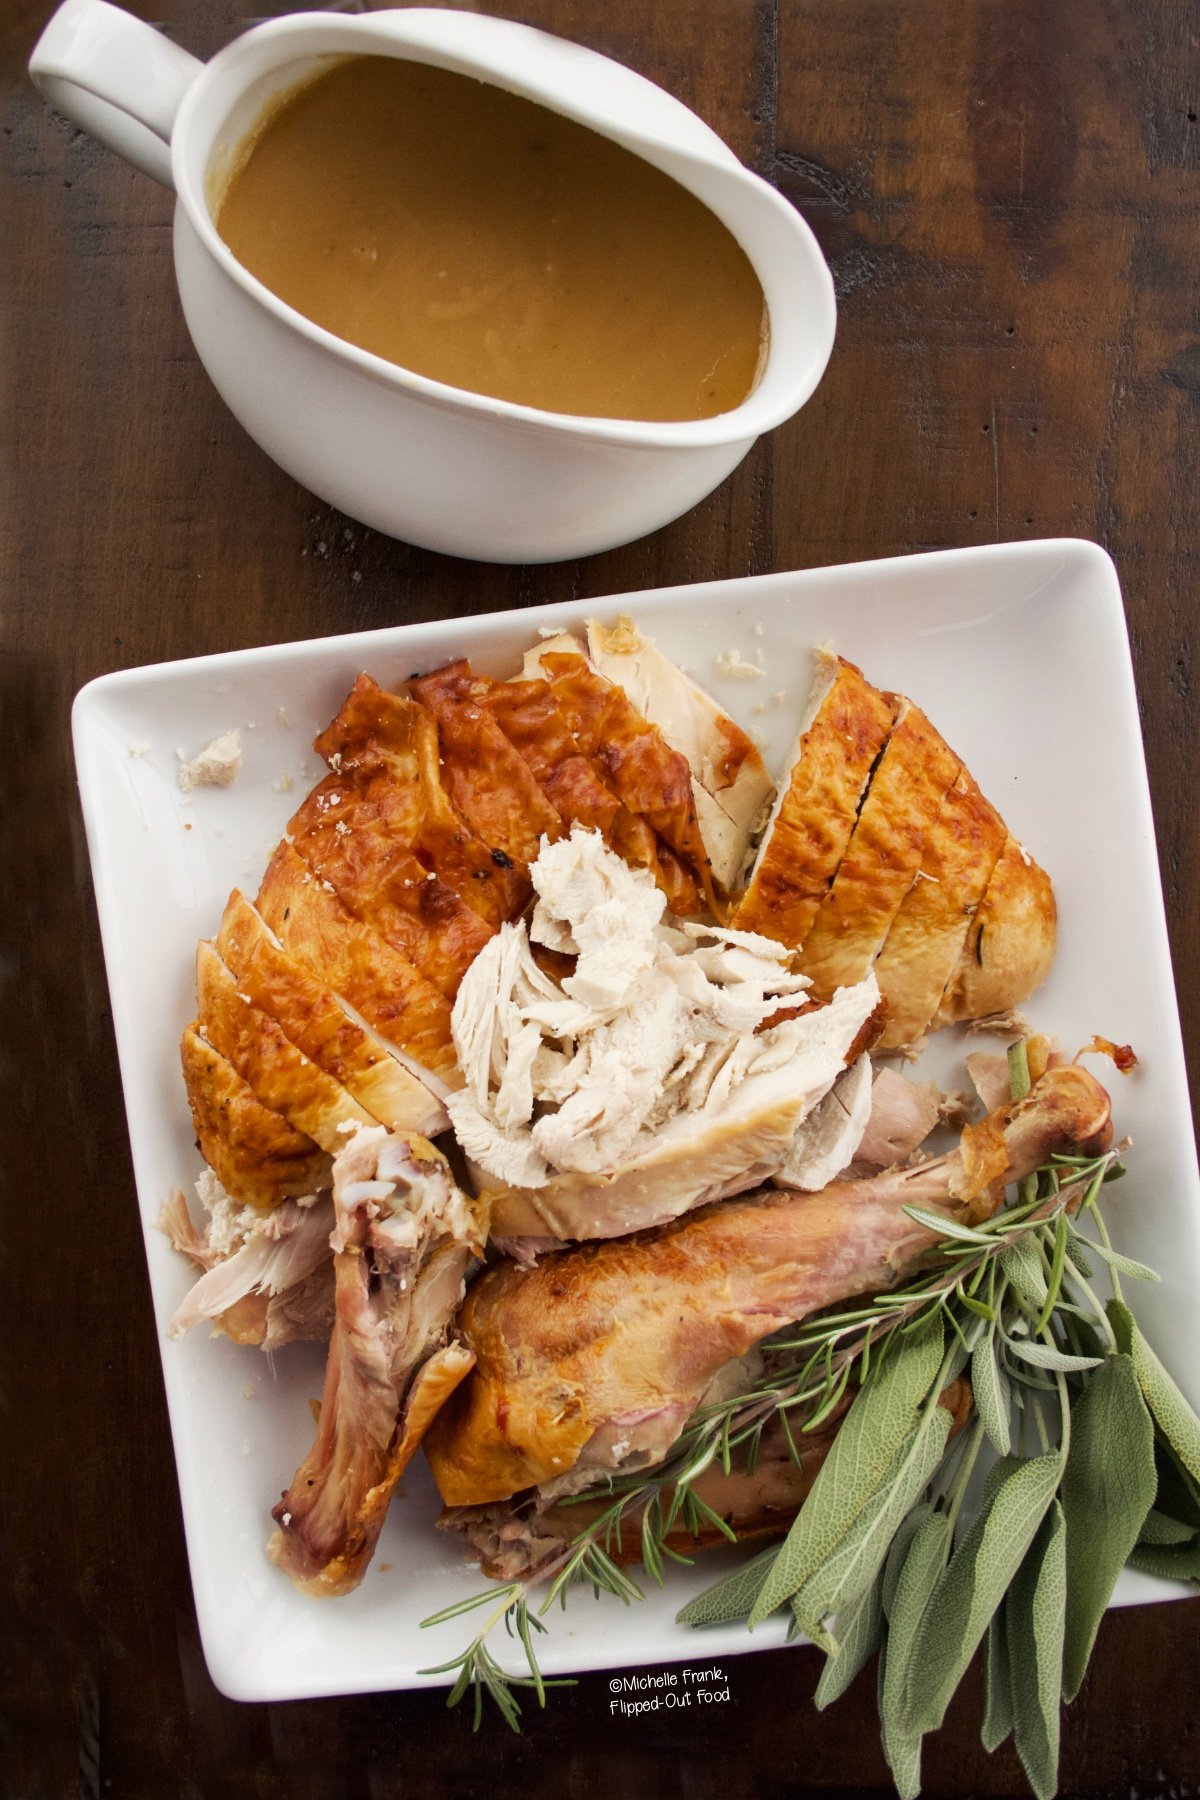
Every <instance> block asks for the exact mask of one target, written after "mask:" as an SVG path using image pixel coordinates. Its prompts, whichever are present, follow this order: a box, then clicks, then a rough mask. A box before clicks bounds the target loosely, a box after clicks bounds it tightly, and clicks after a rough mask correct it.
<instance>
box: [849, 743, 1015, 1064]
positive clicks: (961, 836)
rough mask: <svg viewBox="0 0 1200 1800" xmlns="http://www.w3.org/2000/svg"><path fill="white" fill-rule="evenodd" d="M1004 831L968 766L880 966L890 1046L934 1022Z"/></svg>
mask: <svg viewBox="0 0 1200 1800" xmlns="http://www.w3.org/2000/svg"><path fill="white" fill-rule="evenodd" d="M1007 836H1008V833H1007V831H1006V830H1005V826H1004V820H1003V819H1002V818H1001V817H1000V815H999V813H998V812H997V811H996V809H995V807H994V806H992V805H991V803H990V802H989V801H988V800H986V799H985V798H984V796H983V795H982V794H981V793H980V791H979V788H978V786H977V785H976V783H975V782H974V781H973V780H972V778H971V776H970V775H969V774H968V773H967V771H966V770H965V769H963V770H962V772H961V773H960V775H959V777H958V779H957V781H955V783H954V785H953V787H951V789H950V790H949V792H948V793H947V795H946V798H945V801H944V803H943V806H942V811H941V814H940V816H939V818H938V820H937V822H936V824H935V825H934V826H933V827H932V829H931V830H930V831H929V832H928V833H927V835H926V839H925V852H924V855H923V856H922V858H921V868H920V871H919V874H918V877H917V879H916V880H915V881H914V882H913V884H912V886H911V887H910V888H909V890H908V893H907V894H906V895H905V897H904V902H903V904H902V905H901V907H900V910H899V912H898V913H897V914H896V917H895V918H894V919H893V920H892V925H891V929H890V931H889V932H888V935H887V941H886V943H885V944H884V946H883V950H882V952H881V953H880V956H879V960H878V962H877V963H876V965H875V974H876V977H877V979H878V981H879V985H880V987H881V989H882V990H883V992H884V993H885V994H886V995H887V1002H888V1019H887V1024H886V1025H885V1026H884V1032H883V1038H882V1040H881V1043H882V1047H883V1048H884V1049H885V1050H891V1049H895V1048H898V1047H899V1046H900V1045H902V1044H911V1043H913V1042H914V1041H915V1040H916V1039H918V1038H919V1037H920V1036H921V1034H922V1032H924V1031H925V1030H926V1028H927V1027H928V1025H929V1024H930V1021H931V1020H932V1018H933V1015H934V1013H935V1012H936V1011H937V1009H938V1006H939V1004H940V1002H941V997H942V994H943V992H944V990H945V987H946V983H947V982H948V981H949V980H950V978H951V976H952V975H953V973H954V970H955V967H956V965H957V963H958V959H959V956H960V954H961V953H962V948H963V945H964V943H965V942H966V936H967V931H968V928H969V927H970V924H971V920H972V918H973V916H974V913H975V909H976V908H977V907H978V905H979V902H980V901H981V900H982V899H983V896H984V892H985V890H986V888H987V884H988V881H989V879H990V878H991V873H992V870H993V869H994V868H995V866H996V862H997V860H998V858H999V855H1000V852H1001V850H1002V849H1003V847H1004V840H1005V838H1006V837H1007ZM1010 1004H1013V1002H1010Z"/></svg>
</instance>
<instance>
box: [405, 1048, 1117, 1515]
mask: <svg viewBox="0 0 1200 1800" xmlns="http://www.w3.org/2000/svg"><path fill="white" fill-rule="evenodd" d="M1109 1111H1110V1108H1109V1099H1108V1095H1107V1094H1106V1093H1105V1091H1104V1089H1103V1088H1102V1087H1101V1086H1100V1085H1099V1083H1098V1082H1097V1081H1095V1080H1094V1079H1093V1077H1092V1076H1091V1075H1089V1074H1088V1073H1087V1072H1086V1070H1084V1069H1081V1068H1079V1067H1076V1066H1075V1065H1071V1066H1068V1067H1064V1068H1056V1069H1051V1070H1048V1071H1047V1073H1046V1074H1045V1075H1044V1076H1043V1077H1042V1079H1041V1080H1040V1081H1039V1082H1038V1083H1037V1084H1036V1085H1035V1086H1034V1087H1033V1088H1032V1089H1031V1090H1030V1092H1029V1094H1028V1095H1027V1096H1026V1098H1025V1099H1023V1100H1020V1101H1017V1102H1014V1103H1013V1104H1011V1105H1009V1106H1005V1107H1002V1108H1001V1109H1000V1110H999V1111H998V1112H996V1113H993V1114H991V1115H990V1116H989V1117H988V1118H987V1119H985V1120H984V1121H983V1122H982V1124H980V1125H976V1126H968V1127H967V1130H966V1131H965V1132H964V1133H963V1138H962V1141H961V1142H960V1144H959V1146H958V1148H957V1149H956V1150H954V1151H952V1152H951V1153H950V1154H949V1155H947V1156H943V1157H940V1158H938V1159H936V1160H934V1161H929V1162H925V1163H918V1164H917V1165H915V1166H914V1167H911V1168H902V1169H891V1170H888V1171H885V1172H884V1174H882V1175H879V1176H876V1177H874V1178H872V1179H870V1180H867V1181H842V1182H835V1183H834V1184H833V1185H832V1186H831V1187H827V1188H826V1189H824V1191H823V1192H821V1193H819V1194H800V1195H795V1194H791V1195H781V1194H778V1193H772V1194H769V1195H759V1196H756V1197H752V1198H747V1199H742V1200H732V1201H726V1202H724V1203H722V1204H719V1205H715V1206H712V1207H708V1208H705V1209H703V1210H702V1211H700V1212H697V1213H694V1214H693V1215H692V1216H691V1217H689V1218H687V1219H681V1220H679V1221H676V1222H675V1223H673V1224H671V1225H667V1226H664V1227H661V1228H660V1229H658V1230H656V1231H653V1232H646V1233H643V1234H641V1235H640V1236H638V1237H634V1238H628V1239H623V1240H613V1241H609V1242H606V1243H602V1244H596V1245H591V1244H588V1245H583V1246H581V1247H579V1248H578V1249H575V1250H570V1251H566V1252H564V1253H562V1254H561V1255H556V1256H551V1257H548V1258H546V1259H545V1260H544V1261H542V1262H541V1263H539V1264H538V1265H537V1267H536V1268H534V1269H529V1270H526V1269H521V1268H518V1267H516V1266H515V1265H513V1264H512V1263H502V1264H500V1265H499V1266H498V1267H496V1268H494V1269H493V1270H491V1271H490V1272H489V1273H488V1274H487V1275H485V1276H483V1278H482V1279H481V1280H479V1281H478V1282H476V1284H475V1285H474V1287H473V1288H472V1289H471V1290H470V1292H469V1293H468V1296H467V1299H466V1302H465V1304H464V1306H463V1308H462V1311H461V1313H460V1315H459V1321H458V1328H459V1331H460V1333H461V1335H462V1337H463V1340H464V1342H465V1343H466V1345H467V1346H468V1348H469V1349H470V1350H471V1351H473V1353H474V1355H475V1368H474V1370H473V1371H472V1373H471V1374H470V1375H469V1376H468V1377H467V1379H466V1380H465V1382H464V1383H463V1384H462V1386H461V1387H459V1388H458V1389H457V1391H456V1392H455V1393H454V1394H452V1395H451V1397H450V1399H449V1401H448V1402H447V1404H446V1406H445V1407H444V1408H443V1409H442V1411H441V1412H440V1413H439V1414H438V1416H437V1418H436V1419H435V1421H434V1424H433V1427H432V1429H431V1431H430V1433H429V1436H428V1437H427V1438H426V1451H427V1453H428V1456H429V1460H430V1463H431V1465H432V1467H433V1472H434V1475H435V1477H436V1480H437V1483H438V1487H439V1488H440V1489H441V1493H442V1498H443V1499H444V1500H445V1502H446V1503H447V1505H449V1506H472V1505H478V1504H481V1503H483V1502H487V1501H494V1500H503V1499H506V1498H508V1497H509V1496H510V1495H512V1494H514V1493H517V1492H519V1491H521V1490H522V1489H525V1488H529V1487H533V1486H537V1485H538V1484H540V1483H543V1482H547V1481H556V1482H559V1481H561V1478H562V1477H563V1476H565V1475H567V1474H568V1472H569V1471H574V1472H575V1479H574V1481H573V1482H572V1483H571V1485H573V1486H576V1487H582V1486H585V1485H587V1484H588V1480H589V1479H590V1480H596V1479H599V1478H600V1476H601V1475H602V1473H603V1471H604V1470H605V1469H613V1468H617V1467H620V1468H622V1469H629V1468H635V1467H643V1466H646V1465H647V1464H652V1463H655V1462H658V1461H660V1460H661V1459H662V1457H663V1456H665V1455H666V1453H667V1451H668V1450H669V1448H670V1446H671V1444H672V1443H673V1442H674V1440H675V1439H676V1437H677V1436H678V1435H679V1433H680V1431H681V1430H682V1429H683V1426H684V1425H685V1423H686V1421H687V1420H688V1418H689V1417H690V1416H691V1414H692V1413H693V1412H694V1411H695V1409H696V1407H697V1406H698V1405H699V1404H700V1403H701V1401H702V1400H703V1398H704V1396H705V1394H706V1391H707V1390H708V1389H709V1387H710V1384H711V1383H712V1382H713V1379H714V1377H716V1376H717V1375H718V1373H719V1372H720V1370H721V1369H722V1368H723V1366H724V1365H725V1364H727V1363H729V1362H731V1361H733V1360H734V1359H735V1358H737V1357H741V1356H744V1355H745V1354H746V1353H747V1351H749V1350H750V1349H751V1348H752V1347H753V1346H754V1345H755V1344H757V1343H758V1342H759V1341H760V1340H761V1339H763V1338H765V1337H767V1336H769V1335H770V1333H772V1332H774V1331H778V1330H779V1329H781V1328H782V1327H783V1326H785V1325H788V1324H791V1323H793V1322H794V1321H796V1320H797V1319H802V1318H804V1317H805V1316H806V1315H807V1314H808V1313H811V1312H815V1311H817V1310H818V1309H820V1308H822V1307H826V1306H830V1305H832V1304H834V1303H835V1302H837V1301H839V1300H843V1299H847V1298H849V1297H850V1296H851V1295H855V1294H863V1293H872V1292H876V1291H878V1290H881V1289H886V1288H891V1287H894V1286H895V1285H896V1284H897V1283H898V1282H899V1281H900V1280H901V1279H902V1277H903V1276H905V1275H906V1274H907V1273H908V1272H909V1271H911V1269H912V1268H913V1266H914V1264H915V1263H917V1262H918V1261H919V1259H920V1257H921V1255H922V1254H923V1253H924V1252H925V1251H927V1250H928V1249H929V1248H930V1247H931V1246H932V1245H933V1244H934V1243H935V1242H936V1241H937V1233H936V1232H935V1231H933V1230H930V1229H926V1228H925V1227H923V1226H921V1225H918V1224H917V1223H916V1222H915V1221H914V1220H913V1219H911V1218H910V1217H909V1216H908V1215H907V1213H905V1212H904V1210H903V1208H904V1207H905V1205H912V1204H918V1205H921V1206H923V1207H927V1208H932V1209H934V1210H935V1211H940V1212H943V1213H945V1215H946V1216H947V1217H948V1218H955V1217H958V1218H963V1217H971V1216H974V1217H980V1216H986V1215H987V1214H989V1213H991V1212H994V1211H995V1210H996V1209H997V1207H998V1206H999V1205H1000V1203H1001V1200H1002V1198H1003V1190H1004V1187H1005V1185H1006V1184H1007V1183H1009V1182H1012V1181H1015V1180H1017V1179H1018V1178H1020V1177H1021V1176H1023V1175H1026V1174H1029V1173H1030V1172H1032V1171H1033V1170H1034V1169H1036V1168H1038V1167H1040V1166H1041V1165H1042V1164H1043V1163H1045V1162H1047V1161H1048V1160H1049V1158H1050V1156H1051V1155H1052V1154H1054V1153H1055V1152H1058V1151H1066V1150H1072V1151H1078V1150H1084V1151H1088V1152H1091V1151H1092V1150H1096V1151H1100V1150H1103V1149H1105V1148H1107V1146H1108V1143H1109V1141H1110V1137H1111V1132H1110V1126H1109ZM588 1471H591V1475H590V1478H589V1477H588V1475H587V1472H588ZM581 1478H582V1479H581ZM559 1491H562V1489H561V1488H560V1490H559Z"/></svg>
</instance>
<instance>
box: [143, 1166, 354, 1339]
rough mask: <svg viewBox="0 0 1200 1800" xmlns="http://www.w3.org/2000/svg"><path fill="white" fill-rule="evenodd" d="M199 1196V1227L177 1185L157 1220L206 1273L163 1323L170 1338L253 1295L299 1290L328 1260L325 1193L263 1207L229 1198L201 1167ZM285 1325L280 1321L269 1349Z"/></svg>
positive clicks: (328, 1205) (330, 1216)
mask: <svg viewBox="0 0 1200 1800" xmlns="http://www.w3.org/2000/svg"><path fill="white" fill-rule="evenodd" d="M196 1195H197V1197H198V1199H199V1200H200V1203H201V1205H202V1206H203V1207H204V1209H205V1212H206V1213H207V1215H208V1217H207V1221H206V1225H205V1228H204V1230H203V1231H199V1230H197V1228H196V1226H195V1223H194V1222H193V1220H192V1217H191V1214H190V1213H189V1211H188V1207H187V1202H186V1201H185V1199H184V1197H183V1195H182V1193H180V1192H179V1191H178V1189H177V1190H176V1192H175V1193H174V1194H173V1195H172V1196H171V1199H170V1200H169V1201H168V1202H167V1203H166V1205H164V1207H163V1209H162V1215H161V1218H160V1221H159V1222H160V1225H161V1227H162V1229H163V1231H165V1232H166V1234H167V1236H168V1237H169V1238H170V1240H171V1242H172V1243H173V1244H174V1246H175V1248H176V1249H177V1250H180V1251H182V1252H183V1254H184V1255H185V1256H188V1257H190V1258H191V1260H192V1261H193V1262H195V1263H198V1264H199V1265H200V1267H201V1268H202V1269H203V1270H204V1274H203V1275H201V1277H200V1279H199V1281H197V1282H196V1283H195V1284H194V1286H193V1287H191V1288H190V1289H189V1290H188V1293H187V1294H186V1295H185V1297H184V1300H183V1303H182V1305H181V1306H180V1307H179V1308H178V1309H177V1311H176V1313H175V1315H174V1317H173V1318H172V1320H171V1323H170V1325H169V1326H168V1327H167V1334H168V1336H169V1337H179V1336H180V1335H181V1334H182V1333H183V1332H185V1331H187V1330H188V1329H189V1327H191V1326H192V1325H196V1324H198V1323H199V1322H200V1320H201V1319H213V1320H216V1319H219V1318H220V1317H221V1316H222V1315H223V1314H224V1313H227V1312H228V1311H229V1309H230V1308H231V1307H233V1306H236V1305H237V1303H238V1302H239V1301H240V1300H244V1299H245V1298H246V1297H247V1296H248V1295H250V1294H262V1295H265V1296H267V1297H268V1298H269V1299H271V1300H274V1299H276V1298H277V1297H278V1296H280V1295H283V1294H285V1293H286V1292H287V1291H288V1290H289V1289H292V1288H300V1287H301V1286H302V1284H304V1283H307V1282H308V1280H309V1277H310V1276H312V1275H313V1274H314V1272H315V1271H316V1270H318V1269H319V1268H320V1267H321V1265H322V1264H323V1263H328V1261H329V1257H330V1250H329V1233H330V1230H331V1228H332V1225H333V1208H332V1205H331V1203H330V1200H329V1196H328V1194H306V1195H305V1196H304V1197H303V1198H302V1199H299V1200H285V1201H284V1202H283V1203H282V1205H280V1206H276V1207H272V1208H271V1209H270V1210H269V1211H260V1210H259V1209H258V1208H257V1207H254V1206H243V1205H242V1204H241V1203H240V1202H239V1201H237V1200H235V1199H233V1198H232V1197H231V1196H230V1195H229V1194H227V1193H226V1191H225V1189H224V1188H223V1187H222V1186H221V1184H220V1182H219V1181H218V1180H217V1178H216V1176H215V1175H214V1174H213V1173H212V1171H211V1169H205V1171H204V1173H203V1174H202V1175H201V1176H200V1179H199V1180H198V1181H197V1183H196ZM282 1329H283V1326H282V1324H281V1323H278V1322H277V1326H276V1336H275V1338H274V1340H273V1343H272V1347H274V1343H275V1342H278V1341H280V1339H279V1336H278V1333H279V1331H280V1330H282ZM289 1335H293V1334H290V1333H289ZM295 1335H300V1334H299V1333H296V1334H295Z"/></svg>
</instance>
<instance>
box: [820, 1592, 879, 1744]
mask: <svg viewBox="0 0 1200 1800" xmlns="http://www.w3.org/2000/svg"><path fill="white" fill-rule="evenodd" d="M833 1635H834V1637H835V1638H836V1639H837V1644H838V1649H837V1653H836V1655H832V1656H827V1657H826V1659H825V1667H824V1668H823V1669H822V1670H821V1679H820V1681H818V1683H817V1691H816V1693H815V1694H814V1696H813V1701H814V1704H815V1706H816V1709H817V1711H818V1712H824V1710H825V1708H826V1707H827V1706H832V1705H833V1702H834V1701H835V1700H838V1699H840V1698H841V1696H842V1695H843V1694H844V1693H845V1691H846V1689H847V1688H848V1687H849V1686H850V1683H851V1682H852V1681H853V1680H854V1677H855V1676H856V1675H857V1674H858V1672H859V1670H860V1669H861V1668H862V1667H863V1666H864V1664H865V1663H866V1661H867V1659H868V1657H869V1656H871V1655H872V1653H873V1652H874V1651H876V1650H878V1648H879V1644H880V1640H881V1638H882V1637H883V1576H882V1574H880V1575H879V1576H878V1577H877V1578H876V1580H874V1581H873V1582H872V1583H871V1585H870V1587H869V1588H868V1589H867V1590H866V1592H865V1593H864V1594H860V1595H859V1597H858V1599H857V1600H855V1601H854V1603H853V1604H852V1605H851V1606H847V1607H844V1608H843V1609H842V1611H841V1612H839V1613H838V1615H837V1618H836V1619H835V1620H834V1627H833Z"/></svg>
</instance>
